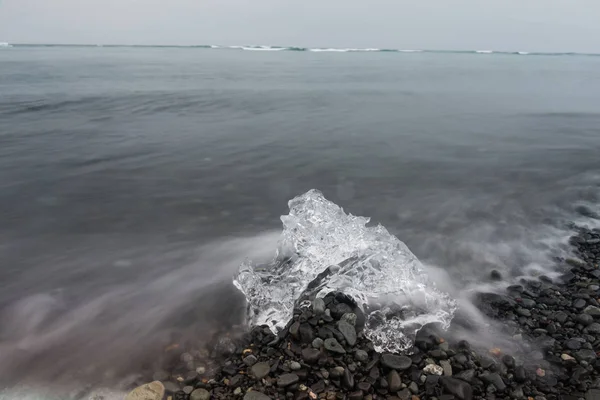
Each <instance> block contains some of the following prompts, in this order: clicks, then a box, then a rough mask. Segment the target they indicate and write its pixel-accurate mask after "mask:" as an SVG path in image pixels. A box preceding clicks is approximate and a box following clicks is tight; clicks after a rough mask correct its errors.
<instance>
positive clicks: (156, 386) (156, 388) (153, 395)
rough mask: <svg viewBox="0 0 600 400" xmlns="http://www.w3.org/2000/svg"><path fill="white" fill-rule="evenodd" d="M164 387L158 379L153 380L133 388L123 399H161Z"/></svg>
mask: <svg viewBox="0 0 600 400" xmlns="http://www.w3.org/2000/svg"><path fill="white" fill-rule="evenodd" d="M164 395H165V387H164V386H163V384H162V383H161V382H159V381H153V382H150V383H147V384H145V385H142V386H138V387H136V388H135V389H133V390H132V391H131V392H129V394H128V395H127V397H125V400H162V398H163V397H164Z"/></svg>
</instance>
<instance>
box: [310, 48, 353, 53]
mask: <svg viewBox="0 0 600 400" xmlns="http://www.w3.org/2000/svg"><path fill="white" fill-rule="evenodd" d="M308 51H312V52H314V53H327V52H329V53H347V52H349V51H350V50H349V49H334V48H326V49H321V48H316V49H308Z"/></svg>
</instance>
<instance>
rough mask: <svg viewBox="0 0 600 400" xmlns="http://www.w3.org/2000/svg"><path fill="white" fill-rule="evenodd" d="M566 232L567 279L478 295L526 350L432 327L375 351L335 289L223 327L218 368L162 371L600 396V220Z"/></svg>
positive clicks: (192, 388) (236, 379) (241, 385)
mask: <svg viewBox="0 0 600 400" xmlns="http://www.w3.org/2000/svg"><path fill="white" fill-rule="evenodd" d="M571 243H572V244H573V245H574V246H575V247H576V251H577V252H578V256H579V258H580V259H581V260H583V262H581V261H575V260H564V262H563V263H564V266H565V270H564V274H563V275H562V276H561V277H560V279H555V280H552V279H550V278H547V277H543V276H542V277H538V278H537V279H533V278H532V279H523V280H521V281H520V282H518V283H517V284H514V285H512V286H509V287H508V288H507V289H506V292H505V293H504V294H497V293H480V294H479V295H478V296H477V302H476V304H477V305H478V306H479V307H480V309H481V310H482V311H483V312H484V313H486V314H487V315H489V316H490V317H492V318H494V319H496V320H500V321H502V323H503V325H504V327H505V328H504V329H505V332H504V334H507V335H511V336H512V337H513V338H514V340H515V341H520V342H523V343H526V344H527V346H525V348H526V349H527V351H526V352H524V353H520V354H509V353H508V352H506V351H504V350H503V349H494V348H492V349H489V348H488V349H480V348H479V349H474V348H472V346H471V344H470V343H469V341H468V339H469V338H462V339H463V340H459V339H457V340H448V339H445V338H444V336H443V333H440V332H438V331H436V330H435V329H434V327H425V328H424V329H422V330H421V331H420V332H419V333H418V335H417V337H416V339H415V342H414V347H413V348H411V349H409V350H407V351H406V352H404V353H403V354H390V353H383V354H380V353H378V352H376V351H375V350H374V347H373V344H372V343H371V342H370V341H369V340H368V339H367V338H366V337H365V335H364V333H363V326H364V323H365V321H364V315H363V314H362V312H361V311H360V309H359V308H358V307H357V306H356V304H355V303H354V302H353V301H352V299H350V298H348V297H346V296H344V295H342V294H339V293H337V294H330V295H328V296H326V297H325V298H324V299H316V300H314V301H313V302H312V303H310V304H308V303H307V304H306V305H304V306H302V307H298V308H297V309H296V310H295V311H294V316H293V319H292V320H291V321H289V323H288V324H287V326H286V328H285V329H284V330H282V331H281V332H280V333H279V334H278V335H274V334H273V333H272V332H271V331H270V330H269V329H268V327H266V326H262V327H255V328H254V329H252V330H251V331H250V332H248V333H247V334H245V335H243V336H242V337H241V338H237V339H235V340H234V339H231V338H229V337H220V338H219V339H218V341H217V342H216V343H215V344H214V346H213V347H212V354H210V355H208V356H207V358H208V359H210V360H211V361H208V363H209V364H210V363H211V362H212V366H213V368H211V367H207V368H204V367H200V368H197V363H195V361H194V360H193V359H194V358H195V357H194V356H193V355H190V357H188V358H187V359H186V357H185V356H182V357H183V358H182V365H180V366H179V367H178V368H176V370H177V371H184V370H185V369H186V368H185V367H184V366H183V364H185V363H187V365H188V370H189V371H188V372H178V373H170V374H168V373H164V375H163V376H159V377H158V378H161V379H159V380H161V381H163V383H164V385H165V388H166V391H167V394H166V396H171V398H172V399H175V400H188V399H191V400H209V399H213V400H216V399H239V400H268V399H272V400H276V399H279V400H283V399H289V400H303V399H326V400H379V399H385V400H420V399H438V400H451V399H460V400H470V399H535V400H543V399H548V400H553V399H557V400H558V399H565V400H577V399H585V400H600V359H599V357H598V356H599V352H600V304H599V298H600V269H599V268H598V261H599V260H600V256H599V252H598V250H599V249H600V232H598V231H589V230H581V231H580V233H579V234H578V235H577V236H575V237H573V238H572V239H571ZM464 339H467V340H464ZM207 354H208V353H207ZM209 364H207V365H209ZM154 378H157V376H155V377H154Z"/></svg>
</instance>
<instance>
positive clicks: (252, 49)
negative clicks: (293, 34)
mask: <svg viewBox="0 0 600 400" xmlns="http://www.w3.org/2000/svg"><path fill="white" fill-rule="evenodd" d="M286 49H287V48H285V47H269V46H256V47H254V46H252V47H242V50H249V51H282V50H286Z"/></svg>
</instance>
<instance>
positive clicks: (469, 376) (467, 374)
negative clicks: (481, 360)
mask: <svg viewBox="0 0 600 400" xmlns="http://www.w3.org/2000/svg"><path fill="white" fill-rule="evenodd" d="M455 378H458V379H461V380H463V381H465V382H470V383H471V382H473V380H474V379H475V370H472V369H468V370H466V371H462V372H460V373H458V374H456V375H455Z"/></svg>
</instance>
